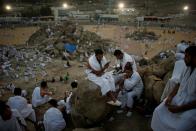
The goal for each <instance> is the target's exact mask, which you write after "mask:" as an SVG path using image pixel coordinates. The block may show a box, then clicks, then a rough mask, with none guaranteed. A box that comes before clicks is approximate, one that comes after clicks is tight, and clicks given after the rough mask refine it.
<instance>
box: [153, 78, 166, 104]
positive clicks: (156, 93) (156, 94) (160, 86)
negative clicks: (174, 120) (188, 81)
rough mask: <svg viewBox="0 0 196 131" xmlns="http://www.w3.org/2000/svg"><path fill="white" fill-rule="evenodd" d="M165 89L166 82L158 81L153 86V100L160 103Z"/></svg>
mask: <svg viewBox="0 0 196 131" xmlns="http://www.w3.org/2000/svg"><path fill="white" fill-rule="evenodd" d="M164 88H165V82H164V81H162V80H160V81H156V82H155V84H154V85H153V90H152V91H153V98H154V100H155V101H156V102H157V103H159V102H160V99H161V96H162V93H163V90H164Z"/></svg>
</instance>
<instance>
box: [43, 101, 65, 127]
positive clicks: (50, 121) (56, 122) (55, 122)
mask: <svg viewBox="0 0 196 131" xmlns="http://www.w3.org/2000/svg"><path fill="white" fill-rule="evenodd" d="M49 103H50V105H51V107H50V108H49V109H48V110H47V111H46V113H45V114H44V127H45V131H62V130H63V129H64V128H65V126H66V123H65V120H64V118H63V114H62V112H61V111H60V110H59V109H58V108H57V101H56V100H55V99H51V100H50V101H49Z"/></svg>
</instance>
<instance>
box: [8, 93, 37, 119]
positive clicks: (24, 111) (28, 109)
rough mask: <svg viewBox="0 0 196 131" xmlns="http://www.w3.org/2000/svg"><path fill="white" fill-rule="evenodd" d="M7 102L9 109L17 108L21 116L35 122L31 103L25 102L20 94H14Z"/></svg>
mask: <svg viewBox="0 0 196 131" xmlns="http://www.w3.org/2000/svg"><path fill="white" fill-rule="evenodd" d="M7 104H8V105H9V106H10V108H11V109H17V110H18V112H19V113H20V114H21V115H22V116H23V118H27V117H28V118H29V119H31V120H32V121H33V122H36V116H35V111H34V109H33V108H32V105H31V104H28V103H27V100H26V99H25V98H24V97H22V96H14V97H10V98H9V99H8V102H7Z"/></svg>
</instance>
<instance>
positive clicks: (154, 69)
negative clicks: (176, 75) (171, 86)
mask: <svg viewBox="0 0 196 131" xmlns="http://www.w3.org/2000/svg"><path fill="white" fill-rule="evenodd" d="M174 62H175V59H174V57H173V56H172V55H171V56H170V57H168V58H167V59H164V60H163V59H162V60H160V59H158V57H155V58H153V59H152V60H150V62H149V63H150V65H147V66H143V67H140V68H138V71H139V73H140V75H141V77H142V78H143V82H144V86H145V97H146V99H148V100H149V101H155V102H156V103H159V102H160V97H161V95H162V93H163V90H164V88H165V85H166V83H167V81H168V79H169V78H170V77H171V74H172V70H173V67H174Z"/></svg>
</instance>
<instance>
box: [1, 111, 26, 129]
mask: <svg viewBox="0 0 196 131" xmlns="http://www.w3.org/2000/svg"><path fill="white" fill-rule="evenodd" d="M11 111H12V117H11V119H9V120H6V121H4V120H3V119H2V118H1V116H0V130H1V131H25V130H24V127H23V126H22V125H21V124H23V125H24V126H27V124H26V122H25V120H24V118H23V117H22V116H21V114H20V113H19V112H18V110H16V109H12V110H11ZM19 121H20V122H21V124H19Z"/></svg>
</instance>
